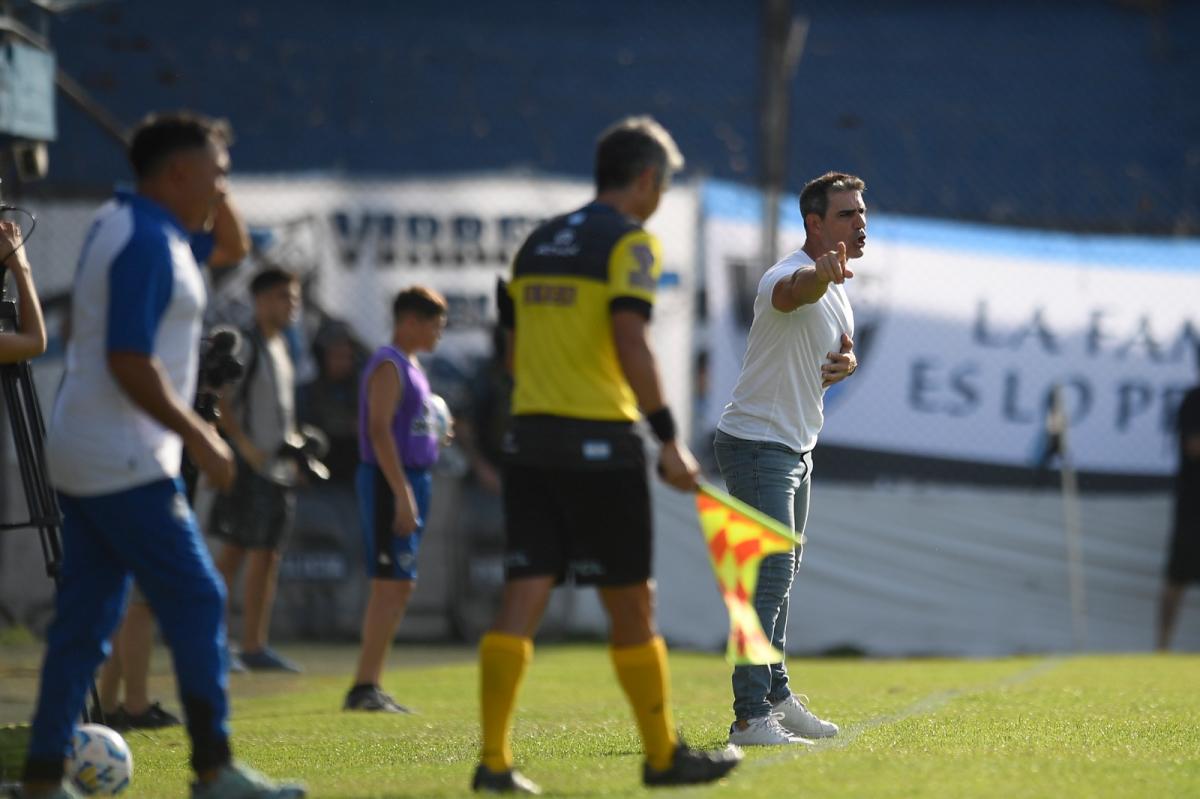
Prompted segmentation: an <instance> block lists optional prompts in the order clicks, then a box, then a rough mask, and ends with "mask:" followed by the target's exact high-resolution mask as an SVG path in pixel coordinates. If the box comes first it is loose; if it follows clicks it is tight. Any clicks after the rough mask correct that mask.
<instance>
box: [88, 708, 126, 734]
mask: <svg viewBox="0 0 1200 799" xmlns="http://www.w3.org/2000/svg"><path fill="white" fill-rule="evenodd" d="M101 718H103V719H104V721H101V720H100V719H101ZM88 719H89V720H90V721H91V722H92V723H93V724H103V725H104V726H106V727H109V728H111V729H114V730H116V731H117V732H125V730H127V729H129V714H128V713H126V712H125V708H124V707H122V706H120V705H117V709H116V710H114V711H113V712H111V713H104V712H102V711H101V710H100V706H99V705H92V706H91V707H90V708H88Z"/></svg>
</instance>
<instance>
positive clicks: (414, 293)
mask: <svg viewBox="0 0 1200 799" xmlns="http://www.w3.org/2000/svg"><path fill="white" fill-rule="evenodd" d="M446 309H447V305H446V298H445V297H443V296H442V295H441V294H439V293H437V292H436V291H434V290H433V289H431V288H429V287H427V286H409V287H408V288H406V289H404V290H403V291H401V292H400V293H399V294H397V295H396V299H395V300H393V301H392V318H393V319H399V318H400V317H401V316H404V315H406V314H413V315H415V316H419V317H421V318H422V319H432V318H433V317H435V316H443V315H445V313H446Z"/></svg>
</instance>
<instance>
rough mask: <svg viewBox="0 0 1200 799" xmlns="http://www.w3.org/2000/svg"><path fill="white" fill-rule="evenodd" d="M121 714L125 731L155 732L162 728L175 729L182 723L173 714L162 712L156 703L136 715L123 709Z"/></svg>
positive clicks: (160, 706)
mask: <svg viewBox="0 0 1200 799" xmlns="http://www.w3.org/2000/svg"><path fill="white" fill-rule="evenodd" d="M122 712H123V713H124V714H125V724H126V726H127V729H131V730H157V729H161V728H163V727H176V726H178V725H180V724H182V723H183V722H181V721H180V720H179V717H178V716H176V715H175V714H174V713H171V712H170V711H167V710H164V709H163V706H162V705H160V704H159V703H158V702H154V703H153V704H151V705H150V707H148V708H146V709H145V710H144V711H142V712H141V713H138V714H136V715H134V714H133V713H130V712H129V711H127V710H125V709H124V708H122Z"/></svg>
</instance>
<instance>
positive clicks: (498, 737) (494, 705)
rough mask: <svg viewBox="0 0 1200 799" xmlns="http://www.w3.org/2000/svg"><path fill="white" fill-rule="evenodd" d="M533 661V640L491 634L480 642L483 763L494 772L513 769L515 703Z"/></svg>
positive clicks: (502, 634)
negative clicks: (511, 739)
mask: <svg viewBox="0 0 1200 799" xmlns="http://www.w3.org/2000/svg"><path fill="white" fill-rule="evenodd" d="M531 660H533V641H531V640H530V639H528V638H521V637H519V636H516V635H505V634H504V633H488V634H487V635H485V636H483V639H482V640H481V641H480V642H479V687H480V709H481V712H482V715H483V765H485V766H487V768H488V770H489V771H491V772H494V773H499V772H502V771H508V770H509V769H510V768H512V763H513V756H512V748H511V747H510V746H509V734H510V732H511V729H512V717H513V705H515V704H516V702H517V691H518V690H519V689H520V687H521V678H522V677H523V676H525V668H526V667H527V666H528V665H529V661H531Z"/></svg>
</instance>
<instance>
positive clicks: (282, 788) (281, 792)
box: [192, 763, 306, 799]
mask: <svg viewBox="0 0 1200 799" xmlns="http://www.w3.org/2000/svg"><path fill="white" fill-rule="evenodd" d="M305 795H306V794H305V792H304V788H303V787H301V786H299V785H291V784H287V783H276V782H274V781H272V780H269V779H267V778H266V777H264V776H263V775H261V774H259V773H258V772H257V771H255V770H254V769H251V768H247V767H246V766H242V765H239V764H236V763H230V764H229V765H226V766H222V767H221V770H220V771H219V772H218V773H217V778H216V779H215V780H213V781H212V782H206V783H203V784H201V783H198V782H193V783H192V799H303V797H304V796H305Z"/></svg>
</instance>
